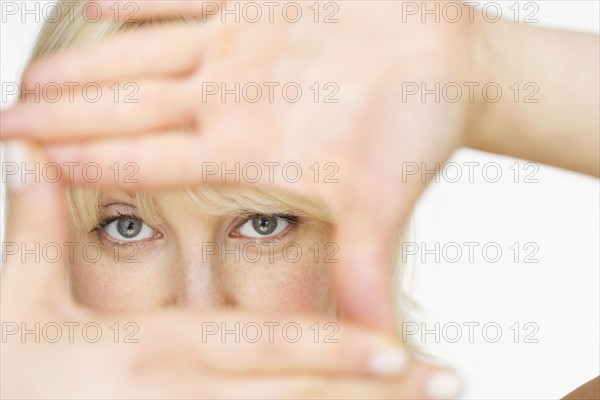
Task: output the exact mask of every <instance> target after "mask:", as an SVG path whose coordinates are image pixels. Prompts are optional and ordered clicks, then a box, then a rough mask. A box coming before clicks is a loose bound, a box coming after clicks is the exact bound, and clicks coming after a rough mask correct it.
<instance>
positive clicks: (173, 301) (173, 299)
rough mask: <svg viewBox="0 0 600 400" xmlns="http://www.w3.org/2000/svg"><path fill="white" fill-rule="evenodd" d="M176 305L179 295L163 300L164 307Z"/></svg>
mask: <svg viewBox="0 0 600 400" xmlns="http://www.w3.org/2000/svg"><path fill="white" fill-rule="evenodd" d="M176 305H177V296H172V297H170V298H167V299H165V300H163V302H162V307H163V308H168V307H173V306H176Z"/></svg>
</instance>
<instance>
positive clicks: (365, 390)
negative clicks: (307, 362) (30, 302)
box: [156, 364, 462, 399]
mask: <svg viewBox="0 0 600 400" xmlns="http://www.w3.org/2000/svg"><path fill="white" fill-rule="evenodd" d="M165 381H167V379H161V382H165ZM173 381H174V382H177V384H176V386H175V384H171V385H169V387H177V388H178V393H177V395H178V397H179V396H182V397H183V398H190V397H191V398H239V397H240V394H242V393H243V397H244V398H261V399H291V398H293V399H299V398H311V399H312V398H319V399H452V398H456V397H457V396H458V395H459V394H460V393H461V391H462V386H461V383H460V381H459V380H458V379H457V378H456V376H455V375H454V374H453V373H451V372H450V371H448V370H445V369H443V368H439V367H431V366H428V365H425V364H416V365H415V366H414V367H413V368H411V370H410V371H408V372H407V374H406V375H405V376H403V377H400V378H392V379H372V378H361V377H356V376H343V375H325V374H319V373H318V372H316V373H311V371H306V372H297V373H294V374H277V375H270V376H269V375H262V374H260V375H252V376H250V377H244V376H241V377H236V378H235V380H233V381H232V377H231V376H219V375H217V376H210V377H209V378H207V377H206V376H198V375H196V376H194V374H193V372H191V371H188V373H187V374H186V376H184V375H182V374H180V373H178V375H177V377H175V378H174V379H173ZM192 382H196V383H199V382H201V384H200V385H198V384H196V386H195V387H194V384H193V383H192ZM198 386H201V387H202V389H198ZM156 390H158V391H159V392H162V393H164V395H165V397H168V392H167V391H165V390H166V389H165V388H164V387H162V388H156ZM171 395H172V393H171Z"/></svg>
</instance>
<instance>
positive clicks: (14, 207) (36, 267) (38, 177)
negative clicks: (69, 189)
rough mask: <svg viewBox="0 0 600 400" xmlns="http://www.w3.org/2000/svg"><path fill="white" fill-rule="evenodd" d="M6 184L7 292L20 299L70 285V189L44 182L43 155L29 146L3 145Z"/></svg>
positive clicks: (4, 256)
mask: <svg viewBox="0 0 600 400" xmlns="http://www.w3.org/2000/svg"><path fill="white" fill-rule="evenodd" d="M4 147H5V148H4V150H5V157H4V160H3V162H2V182H3V183H6V184H7V186H8V188H7V189H8V207H3V210H2V213H3V217H6V216H8V223H7V226H6V237H5V238H3V239H2V264H3V267H2V286H3V288H2V289H3V291H5V290H9V291H11V292H16V293H18V294H19V296H20V297H23V296H27V295H26V293H31V294H33V295H35V296H43V295H44V294H48V293H50V291H54V293H56V291H57V289H60V290H61V292H62V293H66V292H65V291H64V285H65V283H66V275H65V272H66V268H65V266H66V262H65V256H66V255H67V254H66V252H65V249H64V246H65V243H66V242H67V239H68V227H69V224H68V219H67V212H66V201H65V188H64V186H63V185H62V184H60V183H56V182H50V181H49V180H48V179H45V177H44V174H43V173H42V171H44V168H45V164H44V163H46V160H45V159H44V157H43V155H42V153H41V151H40V150H39V149H38V148H37V147H34V146H33V145H31V144H26V143H24V142H9V143H5V144H4Z"/></svg>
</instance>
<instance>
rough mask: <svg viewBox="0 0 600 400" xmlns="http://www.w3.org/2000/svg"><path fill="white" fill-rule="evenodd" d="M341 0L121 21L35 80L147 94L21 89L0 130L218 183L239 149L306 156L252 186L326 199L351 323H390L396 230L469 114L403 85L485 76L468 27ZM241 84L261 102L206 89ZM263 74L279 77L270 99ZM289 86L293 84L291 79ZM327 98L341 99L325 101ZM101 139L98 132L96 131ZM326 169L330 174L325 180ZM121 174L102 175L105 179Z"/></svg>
mask: <svg viewBox="0 0 600 400" xmlns="http://www.w3.org/2000/svg"><path fill="white" fill-rule="evenodd" d="M137 3H138V4H139V13H138V15H136V17H137V18H148V17H150V16H155V15H162V14H169V15H172V14H180V15H181V14H187V15H190V16H198V15H199V14H200V12H201V11H202V10H201V7H200V6H201V4H202V2H137ZM111 4H112V3H111ZM301 4H302V7H303V8H302V13H303V15H305V16H312V15H313V13H312V11H311V10H310V9H309V8H308V7H309V6H310V4H308V3H301ZM336 4H337V5H338V7H339V11H338V12H337V14H336V15H335V18H336V19H337V20H338V22H337V23H333V24H326V23H321V22H319V23H315V22H314V21H313V19H312V18H311V17H305V18H302V19H301V20H300V21H299V22H297V23H288V22H286V21H285V20H283V19H282V18H277V19H276V21H275V22H274V23H269V22H268V19H266V18H265V19H263V20H261V22H259V23H247V22H243V21H242V22H241V23H225V24H223V23H221V21H220V19H219V18H218V17H212V18H207V22H206V23H203V24H202V25H200V24H194V25H185V26H168V27H152V28H150V29H142V30H139V31H136V32H129V33H123V34H120V35H118V36H117V37H115V38H112V39H109V40H106V41H105V42H103V43H101V44H98V45H93V46H89V47H86V48H82V49H76V50H70V51H67V52H65V53H63V54H61V55H57V56H54V57H51V58H49V59H47V60H44V61H41V62H39V63H38V64H36V65H34V66H32V67H31V68H30V69H29V70H28V71H27V72H26V74H25V77H24V82H25V85H26V86H28V87H33V86H34V82H40V84H41V86H42V87H43V86H44V85H45V83H47V82H80V83H81V85H84V84H85V83H87V82H98V83H100V84H102V85H103V92H104V93H110V92H111V91H110V89H109V87H110V86H111V85H114V84H115V82H117V83H118V85H119V87H121V88H122V87H124V86H125V85H126V84H127V83H128V82H135V84H136V85H137V87H138V88H139V92H138V94H137V95H136V98H137V99H139V102H137V103H133V104H124V103H120V102H119V103H114V102H113V98H112V96H103V98H102V99H101V100H100V101H99V102H98V103H90V102H87V101H85V98H84V97H83V96H82V95H81V93H76V95H75V97H74V101H70V100H69V99H68V98H67V97H68V96H63V99H62V100H61V101H58V102H57V103H56V104H48V103H45V102H42V103H34V102H27V103H23V104H20V105H18V106H17V107H15V108H13V109H11V110H8V111H6V112H3V116H2V120H3V121H2V132H3V136H4V137H6V138H32V139H33V138H35V139H39V140H42V141H45V142H46V143H48V145H50V146H51V147H50V148H49V151H50V155H51V157H52V159H53V160H54V161H56V162H59V163H60V164H62V163H64V162H69V161H78V162H81V163H82V164H83V163H87V162H92V161H93V162H97V163H99V164H101V165H102V166H103V170H108V168H109V166H110V165H113V164H114V163H115V162H120V163H126V162H130V163H135V164H137V165H138V166H139V172H138V174H137V175H136V178H137V179H138V180H139V183H138V185H137V186H136V187H137V188H150V187H164V186H173V185H177V186H183V185H195V184H201V183H211V184H212V183H221V182H222V181H223V180H224V179H221V174H220V173H217V174H214V175H208V174H206V169H205V167H206V165H207V163H209V162H217V163H218V164H216V165H223V164H220V163H221V162H224V163H225V164H224V165H225V168H228V169H232V168H233V166H234V165H235V163H236V162H237V163H240V164H241V165H242V166H245V165H249V163H258V164H259V165H265V164H264V163H277V162H278V163H280V164H279V165H285V164H286V163H289V162H297V163H298V164H299V165H300V166H301V168H300V170H301V172H302V177H301V179H300V180H299V181H298V182H293V183H291V182H290V179H287V180H286V179H285V176H283V177H282V174H281V173H275V174H273V176H270V174H268V173H267V169H266V168H265V169H263V170H262V177H261V179H260V181H259V182H258V183H259V184H265V185H266V184H271V183H274V185H275V186H276V187H278V188H279V189H283V190H290V191H293V192H295V193H298V194H301V195H305V196H310V197H313V198H316V199H318V200H321V201H323V202H324V203H325V204H326V205H327V206H328V207H329V209H330V210H331V213H332V215H333V217H334V220H335V224H336V226H337V241H338V243H339V245H340V256H339V259H340V262H339V264H337V265H336V267H335V269H336V271H335V282H336V285H335V286H336V290H337V295H338V301H339V306H340V308H341V309H342V310H343V312H344V315H346V316H349V317H351V318H354V319H355V320H360V321H364V322H367V323H370V324H372V325H374V326H378V327H382V328H386V329H393V327H394V317H393V315H394V306H393V302H392V301H391V298H392V295H391V281H392V279H391V276H390V271H391V268H392V267H391V262H392V261H391V259H392V257H391V255H392V253H393V248H394V245H395V244H396V243H397V240H398V232H399V230H400V229H401V227H402V226H403V225H404V223H405V222H406V220H407V219H408V216H409V213H410V211H411V208H412V206H413V205H414V203H415V201H416V199H417V198H418V196H419V195H420V193H421V192H422V191H423V189H424V187H425V184H426V181H428V180H429V179H430V178H431V177H433V173H431V170H432V168H433V166H435V165H436V163H443V162H444V161H446V160H447V158H448V157H449V156H450V155H451V154H452V153H453V151H454V150H455V149H456V148H458V147H459V146H461V145H462V144H463V143H464V137H465V134H466V132H467V130H468V129H469V126H470V118H471V113H472V111H473V105H472V104H470V103H468V102H467V101H466V99H465V98H464V97H463V100H462V101H459V102H457V103H449V102H439V103H436V102H433V101H422V100H421V96H420V95H416V96H405V94H406V93H405V90H406V87H405V85H404V83H406V82H408V83H411V84H417V86H418V87H420V85H421V82H425V83H426V85H427V87H428V88H431V87H434V85H435V83H436V82H442V83H444V82H455V81H458V82H467V81H477V80H478V79H477V78H476V76H475V75H477V74H478V73H479V71H478V69H477V68H476V66H475V65H474V62H473V61H472V60H473V59H474V58H475V56H474V54H473V52H474V50H473V47H474V45H473V40H472V37H471V30H472V29H474V28H473V26H468V24H466V23H458V24H452V23H444V22H442V23H425V24H424V23H421V21H420V20H418V19H416V18H411V19H410V21H408V22H407V23H401V22H400V20H401V15H402V7H403V3H402V2H340V3H336ZM148 43H152V45H151V46H149V45H148ZM175 44H176V45H175ZM236 82H240V84H241V86H244V85H245V84H247V83H252V82H256V83H258V84H259V85H260V86H261V87H262V89H263V95H262V97H261V99H260V101H257V102H251V101H249V100H248V99H249V98H251V100H253V99H254V98H255V95H254V93H255V92H253V91H252V90H250V92H248V93H250V94H247V95H246V96H243V95H242V97H243V99H242V100H241V101H239V102H236V101H235V99H234V98H233V97H234V96H232V95H229V96H226V97H225V98H224V99H221V96H220V95H221V94H222V92H221V91H219V93H218V95H209V94H208V93H211V92H210V91H211V90H215V88H217V89H218V88H220V84H221V83H225V84H226V88H228V89H231V88H234V87H235V83H236ZM264 82H277V83H278V84H279V86H277V90H275V94H276V97H275V99H274V101H273V102H271V101H269V100H270V99H269V95H268V93H269V89H268V87H266V86H264V85H263V83H264ZM289 82H293V83H294V85H295V86H297V87H300V88H301V90H302V92H303V95H302V97H301V99H300V100H299V101H298V102H296V103H292V102H290V101H287V100H286V99H285V98H284V97H283V96H284V94H282V93H281V89H282V87H283V86H284V85H285V84H286V83H289ZM315 82H316V83H317V87H318V88H319V89H320V94H319V96H318V97H317V98H316V101H315V95H316V93H315V91H314V90H311V89H310V88H311V87H313V88H314V86H313V85H314V84H315ZM328 82H329V83H330V84H329V85H328V86H325V85H326V84H327V83H328ZM412 87H413V88H414V86H412ZM250 89H252V86H251V87H250ZM338 89H339V91H337V90H338ZM287 95H288V96H295V95H294V91H293V89H291V90H289V92H288V94H287ZM326 95H332V100H338V102H337V103H325V102H324V100H325V96H326ZM109 97H110V98H109ZM222 100H224V101H222ZM108 121H110V122H109V123H107V122H108ZM126 135H129V136H126ZM100 137H103V138H104V139H105V140H102V141H97V140H94V141H89V139H98V138H100ZM106 139H107V140H106ZM65 140H68V141H70V142H69V143H61V144H58V143H57V142H60V141H63V142H64V141H65ZM81 140H87V141H86V142H81ZM73 141H80V142H79V143H73ZM315 163H318V164H315ZM211 165H212V166H214V164H211ZM316 165H318V166H317V167H315V166H316ZM415 166H416V168H417V169H418V170H417V171H416V172H415V170H414V168H415ZM325 168H326V169H325ZM423 169H427V170H428V171H429V173H427V171H424V170H423ZM315 170H317V171H319V173H320V175H319V177H317V178H316V173H315V172H316V171H315ZM330 172H333V173H335V174H334V175H333V176H332V178H333V179H335V180H337V181H338V182H337V183H326V181H325V182H324V180H325V178H326V176H327V174H328V173H330ZM273 177H274V179H271V178H273ZM315 178H316V179H315ZM112 179H113V177H112V176H108V174H105V175H104V176H103V177H102V180H101V181H100V183H104V184H109V183H110V184H114V182H112V181H111V180H112ZM228 179H229V180H228V182H229V183H231V181H232V180H233V179H232V176H231V175H230V176H229V178H228ZM225 180H226V179H225ZM270 180H273V181H274V182H269V181H270ZM129 186H131V185H129ZM129 188H131V187H129Z"/></svg>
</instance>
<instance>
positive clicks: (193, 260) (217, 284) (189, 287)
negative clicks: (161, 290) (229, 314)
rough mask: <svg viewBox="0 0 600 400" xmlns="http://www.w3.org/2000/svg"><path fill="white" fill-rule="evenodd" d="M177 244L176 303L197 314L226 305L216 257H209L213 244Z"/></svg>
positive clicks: (199, 240)
mask: <svg viewBox="0 0 600 400" xmlns="http://www.w3.org/2000/svg"><path fill="white" fill-rule="evenodd" d="M196 238H197V239H198V240H197V241H194V242H193V243H190V241H188V240H186V241H182V242H180V244H179V246H178V247H179V248H180V251H179V254H180V257H179V260H178V265H176V266H175V267H176V268H177V270H178V276H179V279H178V282H177V293H178V294H177V303H178V304H180V305H182V306H185V307H191V308H194V309H198V310H203V309H212V308H215V307H219V306H224V305H226V304H227V302H228V301H227V296H226V293H225V287H224V282H223V279H222V276H221V274H220V273H219V272H220V271H219V257H218V253H217V254H212V252H211V251H210V249H211V248H212V246H213V244H216V245H218V243H215V242H212V241H206V240H201V238H200V237H198V236H196Z"/></svg>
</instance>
